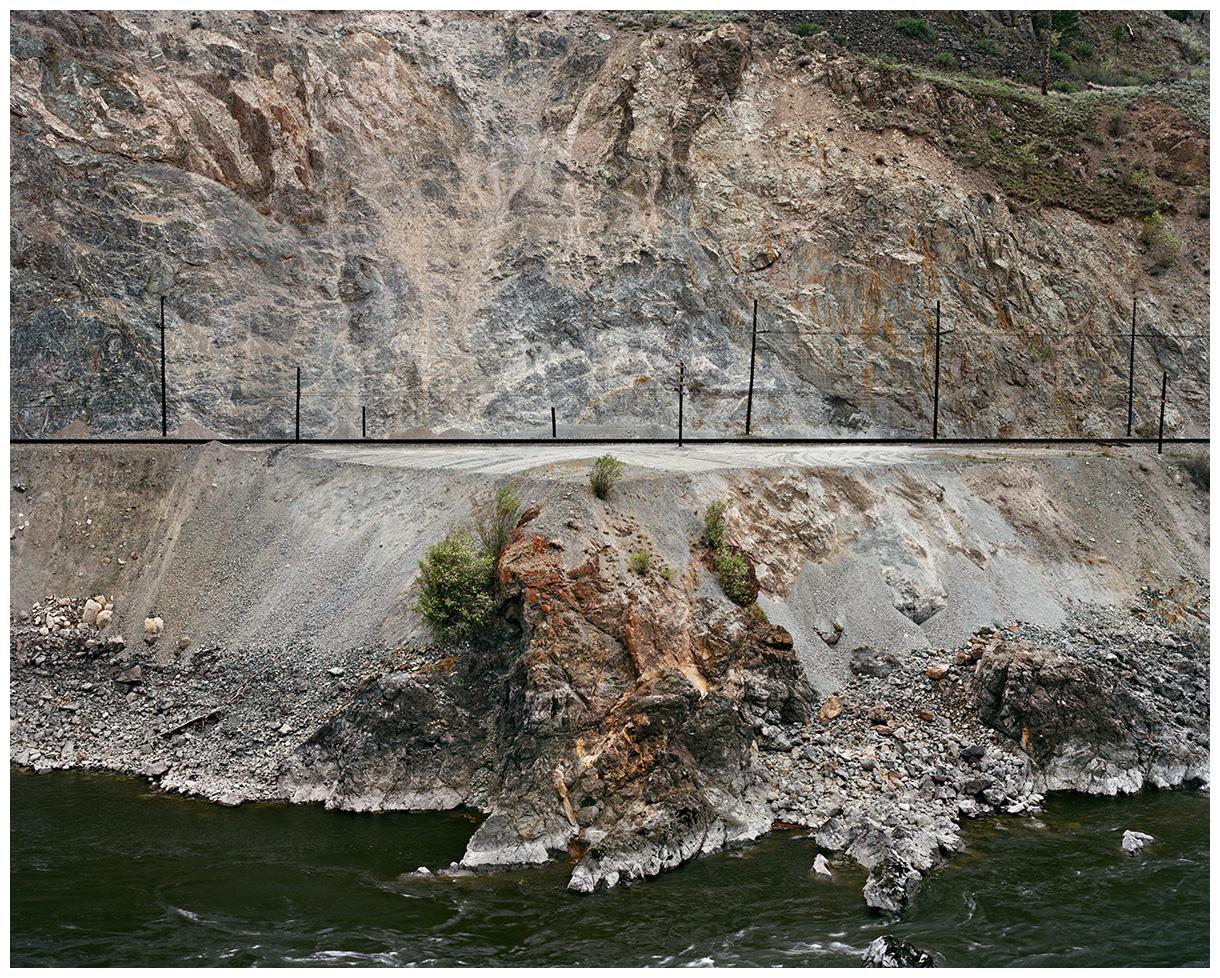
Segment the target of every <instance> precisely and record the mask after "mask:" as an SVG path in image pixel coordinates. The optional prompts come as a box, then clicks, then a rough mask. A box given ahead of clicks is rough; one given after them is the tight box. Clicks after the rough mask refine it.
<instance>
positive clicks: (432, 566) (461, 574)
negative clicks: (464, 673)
mask: <svg viewBox="0 0 1220 978" xmlns="http://www.w3.org/2000/svg"><path fill="white" fill-rule="evenodd" d="M492 566H493V559H492V558H491V557H490V556H489V555H488V554H487V553H486V551H484V550H483V549H482V548H481V547H480V546H479V543H478V541H477V540H475V538H474V537H473V536H472V535H471V534H470V532H469V531H467V530H458V531H456V532H454V533H450V534H449V535H448V536H447V537H445V539H443V540H441V541H440V543H436V544H433V545H432V546H431V547H429V548H428V550H427V553H425V554H424V559H423V560H421V561H420V562H419V571H420V585H419V599H418V600H417V601H416V603H415V610H416V611H418V612H419V614H420V615H421V616H422V617H423V619H424V621H426V622H427V623H428V624H429V625H430V626H431V627H432V630H433V632H435V633H436V635H437V637H438V638H442V639H453V638H468V637H470V636H472V635H474V634H475V633H476V632H478V631H479V630H480V629H481V628H483V627H484V626H485V625H486V624H487V623H488V621H489V620H490V619H491V614H492V612H493V611H494V610H495V598H494V590H495V585H494V581H493V579H492Z"/></svg>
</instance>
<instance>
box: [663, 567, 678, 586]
mask: <svg viewBox="0 0 1220 978" xmlns="http://www.w3.org/2000/svg"><path fill="white" fill-rule="evenodd" d="M661 576H662V577H663V578H665V580H666V582H667V583H672V582H673V580H674V578H675V577H677V576H678V572H677V571H675V570H674V569H673V568H672V567H662V568H661Z"/></svg>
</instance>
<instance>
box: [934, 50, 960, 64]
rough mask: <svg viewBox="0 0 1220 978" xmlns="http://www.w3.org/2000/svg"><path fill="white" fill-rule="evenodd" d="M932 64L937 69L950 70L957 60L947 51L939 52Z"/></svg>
mask: <svg viewBox="0 0 1220 978" xmlns="http://www.w3.org/2000/svg"><path fill="white" fill-rule="evenodd" d="M932 64H934V65H936V67H937V68H952V67H954V66H955V65H956V64H957V58H955V57H953V55H951V54H950V53H949V52H948V51H941V52H940V53H939V54H938V55H936V57H935V58H933V59H932Z"/></svg>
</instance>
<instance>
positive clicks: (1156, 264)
mask: <svg viewBox="0 0 1220 978" xmlns="http://www.w3.org/2000/svg"><path fill="white" fill-rule="evenodd" d="M1140 244H1142V245H1143V246H1144V251H1145V252H1146V253H1147V255H1148V258H1149V260H1150V261H1151V265H1150V266H1149V271H1151V272H1154V273H1155V272H1163V271H1165V270H1166V269H1168V268H1170V267H1172V266H1173V263H1174V262H1175V261H1177V259H1178V252H1179V251H1181V250H1182V242H1180V241H1179V240H1178V238H1177V235H1175V234H1174V233H1173V229H1172V228H1170V226H1169V222H1168V221H1166V220H1165V216H1164V215H1163V214H1161V213H1160V211H1154V212H1153V213H1151V214H1149V215H1148V216H1147V217H1145V218H1144V224H1143V228H1142V229H1141V231H1140Z"/></svg>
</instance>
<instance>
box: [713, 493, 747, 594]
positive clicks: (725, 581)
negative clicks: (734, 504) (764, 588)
mask: <svg viewBox="0 0 1220 978" xmlns="http://www.w3.org/2000/svg"><path fill="white" fill-rule="evenodd" d="M728 508H729V503H728V502H726V501H725V500H723V499H717V500H716V501H715V502H714V503H712V504H711V505H710V506H708V508H707V511H706V512H705V513H704V514H703V531H704V534H705V535H706V536H707V542H708V546H710V547H711V549H712V566H713V567H715V569H716V580H718V581H719V582H720V589H721V590H722V591H724V594H725V597H727V598H728V599H729V600H730V601H732V602H733V603H734V604H739V605H742V606H743V607H747V606H749V605H751V604H753V602H754V588H753V587H752V585H751V583H750V565H749V564H748V563H747V562H746V559H745V557H743V556H742V555H741V553H740V552H739V551H738V550H737V549H736V548H734V547H731V546H729V545H728V544H727V543H726V542H725V539H724V531H725V513H726V512H728Z"/></svg>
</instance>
